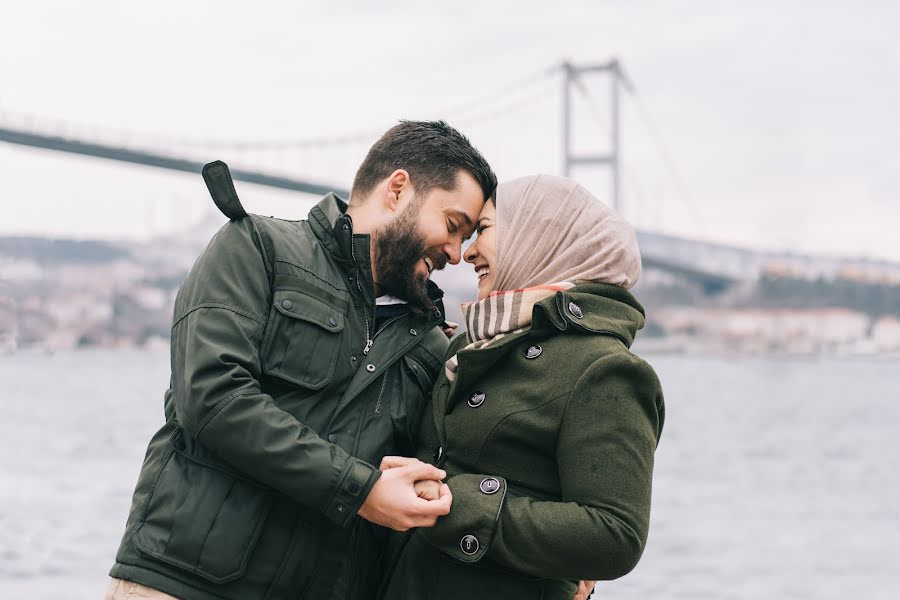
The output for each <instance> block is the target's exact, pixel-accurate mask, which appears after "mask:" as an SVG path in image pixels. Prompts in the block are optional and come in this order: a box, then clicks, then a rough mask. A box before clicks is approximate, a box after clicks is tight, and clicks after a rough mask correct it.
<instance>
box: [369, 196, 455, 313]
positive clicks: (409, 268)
mask: <svg viewBox="0 0 900 600" xmlns="http://www.w3.org/2000/svg"><path fill="white" fill-rule="evenodd" d="M419 206H420V202H419V201H418V200H414V201H413V202H412V203H411V204H409V205H408V206H407V207H406V208H405V209H404V210H403V212H402V213H400V215H398V216H397V218H396V219H394V220H393V221H391V222H389V223H388V224H387V225H385V226H384V227H382V228H381V229H380V230H379V231H376V232H375V235H374V237H375V273H376V276H377V277H378V283H379V285H380V286H381V291H382V293H387V294H390V295H392V296H397V297H398V298H403V299H404V300H406V301H407V302H409V304H410V306H412V307H413V308H417V309H420V310H423V311H429V310H431V309H432V308H434V303H432V301H431V299H430V298H429V297H428V277H427V276H422V275H421V274H420V273H418V272H417V269H416V267H417V265H418V262H419V261H420V260H421V259H422V258H423V257H425V256H427V257H428V258H429V259H431V264H432V265H433V266H434V269H436V270H437V269H443V268H444V265H446V264H447V257H446V256H445V255H444V253H443V252H441V251H440V250H437V249H435V248H429V249H427V250H426V249H425V236H424V235H422V233H421V232H420V231H419V228H418V226H417V223H416V216H417V215H418V212H419V211H418V208H419Z"/></svg>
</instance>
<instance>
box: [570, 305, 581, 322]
mask: <svg viewBox="0 0 900 600" xmlns="http://www.w3.org/2000/svg"><path fill="white" fill-rule="evenodd" d="M569 312H570V313H572V316H573V317H575V318H576V319H580V318H582V317H583V316H584V313H583V312H581V307H580V306H578V305H577V304H575V303H574V302H569Z"/></svg>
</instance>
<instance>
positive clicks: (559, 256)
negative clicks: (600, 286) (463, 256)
mask: <svg viewBox="0 0 900 600" xmlns="http://www.w3.org/2000/svg"><path fill="white" fill-rule="evenodd" d="M496 204H497V221H496V225H495V226H496V228H497V264H495V265H492V269H493V271H494V286H493V291H499V290H502V291H508V290H516V289H522V288H528V287H534V286H539V285H547V284H550V283H552V282H562V281H571V282H575V281H595V282H602V283H611V284H614V285H618V286H622V287H624V288H626V289H628V288H631V287H632V286H634V284H635V283H637V280H638V278H639V277H640V275H641V251H640V248H638V243H637V237H636V236H635V234H634V229H633V228H632V227H631V225H629V224H628V222H626V221H625V220H624V219H623V218H622V217H620V216H619V215H618V214H617V213H616V212H615V211H613V210H612V209H611V208H609V207H608V206H607V205H606V204H604V203H602V202H601V201H600V200H598V199H597V198H596V197H595V196H594V195H593V194H591V193H590V192H589V191H588V190H587V189H586V188H585V187H584V186H582V185H579V184H578V183H575V182H574V181H572V180H570V179H565V178H563V177H555V176H553V175H532V176H530V177H520V178H519V179H513V180H512V181H507V182H505V183H501V184H500V185H499V186H498V187H497V202H496Z"/></svg>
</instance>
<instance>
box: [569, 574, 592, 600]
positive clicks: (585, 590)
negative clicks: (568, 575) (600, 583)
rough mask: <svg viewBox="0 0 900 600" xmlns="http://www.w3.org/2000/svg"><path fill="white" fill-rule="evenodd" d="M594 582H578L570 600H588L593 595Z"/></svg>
mask: <svg viewBox="0 0 900 600" xmlns="http://www.w3.org/2000/svg"><path fill="white" fill-rule="evenodd" d="M595 583H597V582H596V581H585V580H584V579H582V580H581V581H579V582H578V589H577V590H575V597H574V598H573V599H572V600H588V598H590V597H591V596H592V595H593V593H594V584H595Z"/></svg>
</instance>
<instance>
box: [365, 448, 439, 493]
mask: <svg viewBox="0 0 900 600" xmlns="http://www.w3.org/2000/svg"><path fill="white" fill-rule="evenodd" d="M417 462H419V460H418V459H416V458H410V457H408V456H385V457H384V458H382V459H381V466H379V467H378V468H379V469H381V470H382V471H385V470H387V469H393V468H395V467H405V466H407V465H413V464H415V463H417ZM441 485H442V484H441V482H440V481H438V480H436V479H422V480H420V481H417V482H416V483H415V485H414V488H415V490H416V495H417V496H418V497H419V498H422V499H423V500H437V499H438V498H440V497H441Z"/></svg>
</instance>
